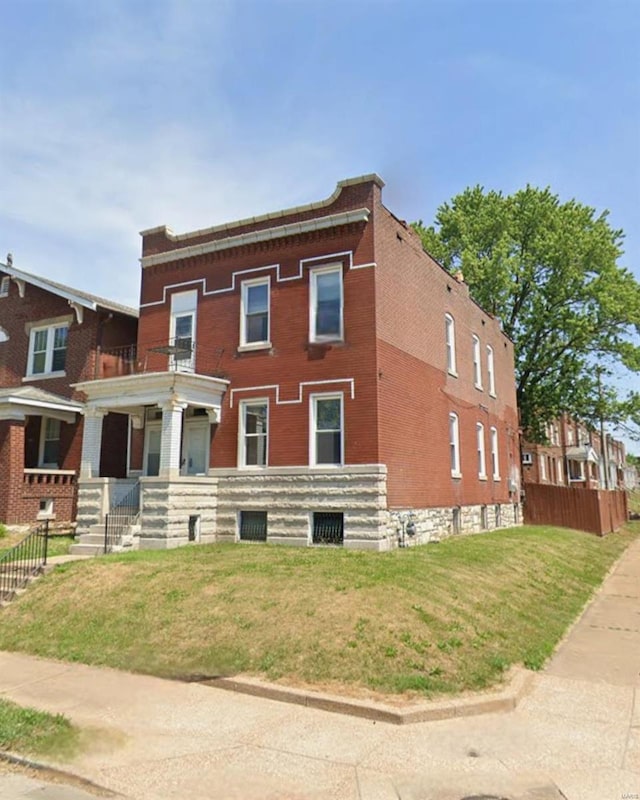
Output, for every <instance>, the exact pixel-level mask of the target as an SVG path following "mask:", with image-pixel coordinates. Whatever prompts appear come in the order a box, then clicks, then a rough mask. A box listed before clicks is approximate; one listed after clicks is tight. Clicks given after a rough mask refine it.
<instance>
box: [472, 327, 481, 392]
mask: <svg viewBox="0 0 640 800" xmlns="http://www.w3.org/2000/svg"><path fill="white" fill-rule="evenodd" d="M472 341H473V385H474V386H475V387H476V389H482V362H481V360H480V338H479V337H478V336H477V335H476V334H475V333H474V334H473V337H472Z"/></svg>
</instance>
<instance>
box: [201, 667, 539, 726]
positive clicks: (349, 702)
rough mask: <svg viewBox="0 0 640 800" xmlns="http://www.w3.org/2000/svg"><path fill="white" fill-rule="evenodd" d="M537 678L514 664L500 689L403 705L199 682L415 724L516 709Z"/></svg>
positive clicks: (261, 685)
mask: <svg viewBox="0 0 640 800" xmlns="http://www.w3.org/2000/svg"><path fill="white" fill-rule="evenodd" d="M534 677H535V673H533V672H530V671H529V670H526V669H524V668H522V667H514V668H512V669H511V670H510V678H509V680H508V685H507V686H506V687H505V688H503V689H501V690H500V691H495V692H486V693H482V694H476V695H469V696H466V697H457V698H453V699H451V700H437V701H433V702H426V703H415V704H412V705H407V706H405V707H403V708H397V707H394V706H392V705H389V704H386V703H380V702H376V701H373V700H372V701H367V700H359V699H355V698H345V697H341V696H339V695H331V694H325V693H323V692H314V691H309V690H303V689H294V688H289V687H286V686H280V685H279V684H275V683H266V682H265V681H261V680H258V679H256V678H250V677H248V676H247V677H242V676H240V677H237V678H212V679H210V680H201V681H198V683H201V684H202V685H205V686H211V687H213V688H214V689H225V690H227V691H232V692H238V693H239V694H248V695H252V696H254V697H262V698H265V699H267V700H277V701H279V702H281V703H293V704H296V705H300V706H306V707H307V708H317V709H320V710H322V711H331V712H333V713H335V714H348V715H350V716H353V717H361V718H363V719H370V720H373V721H374V722H388V723H391V724H393V725H412V724H415V723H416V722H434V721H436V720H442V719H452V718H454V717H473V716H477V715H478V714H495V713H499V712H504V711H513V710H514V709H515V708H516V706H517V705H518V703H519V702H520V700H522V698H523V697H525V696H526V694H527V693H528V692H529V690H530V689H531V687H532V685H533V680H534Z"/></svg>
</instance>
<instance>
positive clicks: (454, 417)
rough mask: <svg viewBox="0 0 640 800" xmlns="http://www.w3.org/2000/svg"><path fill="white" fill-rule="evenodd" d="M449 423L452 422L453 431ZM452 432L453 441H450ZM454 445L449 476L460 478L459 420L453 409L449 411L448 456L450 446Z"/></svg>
mask: <svg viewBox="0 0 640 800" xmlns="http://www.w3.org/2000/svg"><path fill="white" fill-rule="evenodd" d="M451 423H453V431H452V426H451ZM452 432H453V441H452ZM452 445H453V447H454V455H455V459H454V462H455V463H454V465H453V467H452V468H451V477H452V478H461V477H462V472H460V420H459V419H458V415H457V414H456V413H455V411H451V412H450V414H449V458H451V446H452Z"/></svg>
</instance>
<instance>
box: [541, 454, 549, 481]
mask: <svg viewBox="0 0 640 800" xmlns="http://www.w3.org/2000/svg"><path fill="white" fill-rule="evenodd" d="M539 464H540V480H541V481H546V480H547V457H546V456H545V455H544V454H543V453H541V454H540V456H539Z"/></svg>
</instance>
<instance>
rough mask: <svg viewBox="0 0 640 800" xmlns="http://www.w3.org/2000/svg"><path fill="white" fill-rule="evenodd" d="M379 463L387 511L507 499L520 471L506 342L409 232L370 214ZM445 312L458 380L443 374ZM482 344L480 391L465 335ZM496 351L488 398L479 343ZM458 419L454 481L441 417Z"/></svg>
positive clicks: (383, 214) (383, 213)
mask: <svg viewBox="0 0 640 800" xmlns="http://www.w3.org/2000/svg"><path fill="white" fill-rule="evenodd" d="M374 224H375V242H376V303H377V335H378V370H379V372H378V375H379V384H378V385H379V417H380V450H381V458H382V461H383V462H384V463H386V464H387V465H388V468H389V481H388V487H387V488H388V498H389V505H390V506H391V507H394V506H410V507H429V506H440V505H467V504H481V503H493V502H509V500H510V499H513V498H510V495H509V489H508V484H509V478H510V476H511V468H512V467H513V466H515V467H516V468H517V467H518V465H519V454H518V448H517V432H518V423H517V412H516V397H515V380H514V369H513V345H512V343H511V342H510V341H509V339H507V337H506V336H504V334H503V333H502V332H501V330H500V326H499V323H498V321H497V320H496V319H494V318H493V317H491V316H490V315H488V314H486V313H485V312H484V311H482V309H480V308H479V307H478V306H477V305H476V304H475V303H474V302H473V301H472V300H471V299H470V297H469V292H468V287H467V286H466V285H464V284H461V283H459V282H457V281H456V280H455V279H454V278H453V277H452V276H451V275H449V274H448V273H447V272H446V271H445V270H443V269H442V268H441V267H440V266H438V265H437V264H436V263H435V262H434V261H433V260H432V259H431V258H430V257H429V256H427V255H426V254H425V253H424V252H423V250H422V247H421V244H420V241H419V239H418V237H417V236H416V235H415V234H414V233H413V231H412V230H411V229H409V228H407V227H406V226H404V225H403V224H402V223H400V222H399V221H398V220H396V219H395V218H394V217H393V216H392V215H391V214H390V213H389V212H388V211H387V210H386V209H384V208H383V207H379V208H376V212H375V219H374ZM445 313H449V314H451V316H452V317H453V319H454V321H455V334H456V362H457V364H456V366H457V373H458V377H453V376H451V375H449V374H448V372H447V360H446V338H445ZM474 334H476V335H477V336H478V337H479V339H480V344H481V365H482V380H483V389H482V390H479V389H477V388H476V387H475V385H474V375H473V347H472V336H473V335H474ZM487 345H491V346H492V347H493V352H494V374H495V387H496V397H495V398H493V397H491V396H490V394H489V381H488V374H487V357H486V346H487ZM450 412H455V413H456V414H457V415H458V419H459V433H460V459H461V472H462V478H460V479H457V478H452V476H451V467H450V455H449V413H450ZM478 422H480V423H482V424H483V425H484V433H485V461H486V472H487V480H480V479H479V478H478V468H477V446H476V424H477V423H478ZM492 426H493V427H495V428H496V429H497V431H498V448H499V470H500V481H495V482H494V481H493V478H492V469H491V443H490V428H491V427H492Z"/></svg>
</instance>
